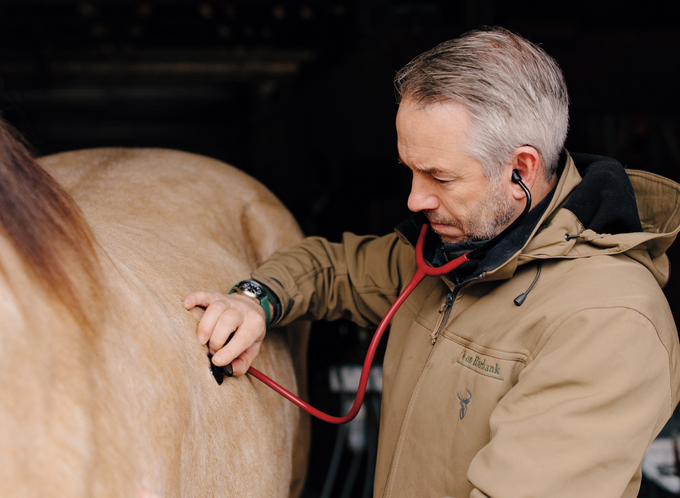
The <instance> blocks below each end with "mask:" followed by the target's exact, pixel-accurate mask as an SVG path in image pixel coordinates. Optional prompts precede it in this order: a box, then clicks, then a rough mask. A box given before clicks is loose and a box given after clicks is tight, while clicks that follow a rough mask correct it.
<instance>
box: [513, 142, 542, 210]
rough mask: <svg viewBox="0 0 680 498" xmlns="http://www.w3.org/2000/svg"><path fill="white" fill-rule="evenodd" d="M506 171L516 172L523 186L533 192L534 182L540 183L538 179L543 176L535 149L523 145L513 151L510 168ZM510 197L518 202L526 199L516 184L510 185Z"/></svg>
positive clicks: (540, 162) (539, 158)
mask: <svg viewBox="0 0 680 498" xmlns="http://www.w3.org/2000/svg"><path fill="white" fill-rule="evenodd" d="M508 169H510V171H511V172H512V170H517V172H518V173H519V176H520V177H521V178H522V182H523V183H524V185H526V187H527V188H528V189H529V190H530V191H531V192H533V191H534V186H535V184H536V182H537V181H538V182H539V183H540V178H542V175H543V161H542V159H541V155H540V154H539V153H538V151H537V150H536V149H534V148H533V147H531V146H529V145H523V146H522V147H518V148H517V149H515V152H514V154H513V156H512V167H511V168H508ZM512 196H513V197H514V198H515V199H517V200H518V201H519V200H523V199H524V198H525V197H526V196H525V194H524V190H522V187H520V186H519V185H518V184H516V183H512Z"/></svg>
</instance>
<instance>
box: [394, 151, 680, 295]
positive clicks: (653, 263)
mask: <svg viewBox="0 0 680 498" xmlns="http://www.w3.org/2000/svg"><path fill="white" fill-rule="evenodd" d="M562 165H563V166H562V168H561V169H560V173H561V174H560V179H559V181H558V184H557V186H556V187H555V189H554V190H553V191H552V192H551V194H549V195H548V196H547V197H546V198H544V199H543V200H542V201H541V202H540V203H539V204H538V205H536V206H535V207H534V208H533V209H532V210H531V211H530V212H529V214H528V215H527V216H526V218H525V219H524V220H523V221H522V222H521V223H520V224H519V225H518V226H517V227H516V228H515V229H513V230H512V231H511V232H509V233H507V234H506V235H504V236H503V238H502V240H501V241H500V242H499V243H498V244H496V245H495V246H494V247H493V248H492V249H491V250H490V251H488V253H487V254H486V255H485V256H484V257H483V258H482V259H480V260H479V261H474V260H473V261H471V262H469V263H465V264H464V265H462V266H461V267H460V268H459V269H457V270H455V271H454V272H451V273H450V274H449V275H447V277H448V279H449V280H451V281H452V282H453V283H454V284H458V283H464V282H467V281H471V280H476V279H479V278H482V277H484V278H487V279H492V280H499V279H507V278H510V277H512V275H513V274H514V272H515V270H516V268H517V267H518V266H519V265H522V264H526V263H528V262H531V261H536V260H548V259H567V258H587V257H592V256H595V255H605V254H622V253H625V254H626V255H628V256H629V257H631V258H633V259H635V260H636V261H638V262H640V263H641V264H643V265H644V266H645V267H647V268H648V269H649V271H650V272H651V273H652V274H653V275H654V277H655V278H656V280H657V282H658V283H659V285H661V286H663V285H665V283H666V282H667V280H668V275H669V264H668V258H667V257H666V255H665V252H666V250H667V249H668V247H669V246H670V245H671V244H672V243H673V241H674V240H675V237H676V236H677V234H678V231H679V230H680V185H678V184H676V183H674V182H672V181H670V180H668V179H666V178H663V177H661V176H658V175H655V174H653V173H648V172H644V171H636V170H625V169H624V168H623V166H621V165H620V164H619V163H618V162H617V161H615V160H613V159H610V158H607V157H602V156H593V155H586V154H573V155H570V154H569V153H567V152H566V151H563V154H562ZM577 166H578V168H577ZM579 169H580V170H581V171H583V172H584V175H583V177H581V175H580V174H579ZM424 222H425V223H426V222H427V219H426V218H425V217H424V216H422V215H419V214H417V215H414V216H412V217H411V218H409V219H408V220H407V221H406V222H404V223H402V224H401V225H399V226H398V227H397V232H398V233H399V234H400V235H401V237H402V239H405V241H406V242H408V243H410V244H411V245H413V246H415V242H416V240H417V236H418V232H419V230H420V227H421V226H422V224H423V223H424ZM475 244H477V243H472V244H470V243H464V244H457V245H452V246H457V247H448V248H447V249H448V251H449V252H450V251H452V250H454V251H455V250H458V251H459V252H468V251H469V250H472V249H474V248H475ZM425 247H426V250H425V254H424V256H425V259H426V260H427V261H428V262H430V263H431V264H433V265H434V266H440V265H441V264H442V263H445V262H446V259H447V258H446V253H447V251H446V250H443V249H445V248H444V247H442V243H441V241H440V240H439V237H438V236H437V235H436V234H434V233H433V232H430V233H429V234H428V238H427V239H426V245H425ZM442 255H443V257H442Z"/></svg>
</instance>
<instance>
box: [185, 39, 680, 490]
mask: <svg viewBox="0 0 680 498" xmlns="http://www.w3.org/2000/svg"><path fill="white" fill-rule="evenodd" d="M396 82H397V88H398V90H399V93H400V95H401V103H400V106H399V111H398V115H397V132H398V150H399V155H400V157H401V161H402V162H403V163H404V164H405V165H406V166H407V167H409V168H410V169H411V170H412V172H413V185H412V189H411V194H410V196H409V199H408V206H409V208H410V209H411V210H412V211H414V212H415V213H416V214H415V215H413V216H412V218H410V219H409V220H407V221H406V222H404V223H403V224H402V225H400V226H399V227H397V230H396V233H395V234H391V235H387V236H384V237H358V236H355V235H351V234H345V236H344V238H343V241H342V242H341V243H339V244H332V243H329V242H328V241H326V240H323V239H320V238H308V239H306V240H305V241H303V242H302V243H300V244H298V245H295V246H292V247H288V248H285V249H283V250H281V251H280V252H278V253H276V254H275V255H274V256H273V257H272V258H271V259H270V260H268V261H267V262H265V263H264V264H263V265H262V266H261V267H260V268H258V269H257V270H256V271H255V272H254V273H253V278H254V279H255V280H256V281H257V282H256V283H255V284H254V285H256V286H257V285H259V284H263V286H264V290H265V291H266V292H267V293H268V294H269V297H270V298H271V300H272V301H273V303H274V305H273V306H270V305H269V304H267V305H266V307H267V309H266V311H268V312H270V313H272V314H273V317H272V318H271V323H272V324H276V325H282V324H286V323H289V322H290V321H291V320H295V319H329V320H333V319H337V318H341V317H344V318H350V319H352V320H354V321H356V322H357V323H359V324H360V325H362V326H369V325H373V326H375V324H377V323H378V322H379V321H380V318H381V317H382V315H383V314H384V313H385V312H386V311H387V309H388V307H389V305H390V304H391V303H392V302H393V301H394V300H395V298H396V296H397V295H398V294H399V292H400V291H401V290H402V289H403V288H404V287H405V286H406V285H407V283H408V282H409V280H410V278H411V277H412V276H413V274H414V272H415V262H414V249H413V247H414V245H415V240H416V238H417V236H418V232H419V230H420V227H421V225H422V224H423V223H429V225H430V227H431V232H430V233H429V234H428V238H427V239H426V243H425V251H424V255H425V258H426V260H427V261H428V262H430V263H431V264H432V265H433V266H441V265H442V264H444V263H446V262H447V261H449V260H451V259H452V258H455V257H456V256H458V255H460V254H463V253H470V251H472V250H477V253H476V255H477V256H478V257H475V258H473V259H472V260H471V261H470V262H468V263H465V264H463V265H462V266H460V267H459V268H458V269H456V270H455V271H452V272H451V273H449V274H448V275H446V276H444V277H427V278H425V280H424V281H423V282H422V283H421V284H420V285H419V286H418V287H417V288H416V289H415V291H414V292H413V293H412V294H411V296H410V297H409V298H408V299H407V300H406V302H405V303H404V305H403V306H402V307H401V308H400V310H399V311H398V312H397V314H396V315H395V317H394V319H393V321H392V328H391V332H390V338H389V341H388V345H387V351H386V354H385V360H384V364H383V375H384V377H383V378H384V392H383V409H382V419H381V425H380V441H379V449H378V461H377V468H376V479H375V496H376V497H402V496H403V497H407V496H408V497H412V496H427V497H443V496H452V497H457V498H460V497H468V496H469V497H474V498H479V497H484V496H490V497H494V498H498V497H528V496H534V497H551V498H555V497H562V496H564V497H575V496H578V497H597V498H603V497H617V498H618V497H635V496H636V495H637V491H638V488H639V484H640V476H641V471H640V464H641V461H642V457H643V454H644V451H645V449H646V447H647V446H648V444H649V443H650V442H651V441H652V440H653V439H654V437H655V436H656V435H657V434H658V432H659V431H660V429H661V428H662V427H663V425H664V423H665V422H666V421H667V420H668V418H669V417H670V415H671V414H672V412H673V409H674V407H675V405H676V404H677V402H678V398H679V393H678V391H679V387H680V371H679V369H678V362H679V360H680V356H679V354H678V352H679V348H678V338H677V332H676V330H675V325H674V322H673V318H672V316H671V313H670V310H669V308H668V305H667V303H666V300H665V298H664V296H663V294H662V292H661V286H662V285H663V284H664V283H665V282H666V280H667V278H668V261H667V258H666V256H665V255H664V251H665V250H666V249H667V248H668V246H669V245H670V244H671V243H672V241H673V240H674V238H675V236H676V234H677V233H678V229H679V228H678V227H679V226H680V214H679V213H678V208H677V206H678V205H679V204H678V203H679V202H680V188H679V187H678V185H676V184H674V183H672V182H670V181H668V180H666V179H663V178H660V177H658V176H655V175H652V174H649V173H644V172H633V171H629V172H626V171H625V170H624V169H623V168H622V167H621V166H620V165H619V164H618V163H616V162H615V161H613V160H611V159H607V158H603V157H597V156H586V155H577V154H574V155H569V154H568V153H567V152H566V151H564V150H563V149H562V147H563V144H564V140H565V137H566V132H567V121H568V98H567V91H566V87H565V84H564V80H563V77H562V74H561V72H560V70H559V68H558V67H557V65H556V63H555V62H554V61H553V60H552V59H551V58H550V57H549V56H548V55H547V54H546V53H545V52H544V51H542V50H541V49H540V48H538V47H536V46H535V45H532V44H531V43H529V42H527V41H526V40H524V39H522V38H521V37H519V36H517V35H514V34H512V33H510V32H508V31H506V30H503V29H491V30H485V31H475V32H471V33H468V34H467V35H464V36H463V37H462V38H460V39H458V40H453V41H449V42H445V43H443V44H442V45H440V46H438V47H436V48H434V49H433V50H431V51H430V52H427V53H425V54H422V55H421V56H419V57H417V58H416V59H415V60H414V61H412V62H411V63H410V64H408V65H407V66H406V67H405V68H404V69H403V70H402V71H401V72H400V73H399V74H398V75H397V79H396ZM575 163H577V164H578V165H579V168H581V169H582V170H584V171H586V174H585V175H584V178H583V179H581V177H580V175H579V173H578V172H577V169H576V167H575ZM513 171H516V173H515V175H517V174H518V175H519V177H520V178H521V180H522V182H523V183H524V185H525V186H526V187H527V188H528V189H529V190H530V192H531V194H532V203H531V208H532V209H531V211H529V213H528V214H527V215H526V216H525V217H523V218H522V219H520V220H519V222H518V223H516V224H514V225H512V226H511V224H512V222H513V221H514V220H517V219H518V218H519V217H520V216H521V215H520V213H522V211H523V209H524V206H525V203H526V202H527V198H526V194H525V192H524V190H523V188H522V186H521V184H520V182H519V180H518V179H517V178H516V177H515V178H513ZM507 227H510V229H509V230H507V231H506V229H507ZM494 237H497V238H496V239H494ZM490 239H494V240H493V242H492V244H487V242H486V241H488V240H490ZM480 254H481V256H480ZM258 283H259V284H258ZM241 287H243V286H241ZM184 304H185V307H187V308H191V307H193V306H196V305H202V306H207V307H208V308H207V310H206V312H205V314H204V316H203V318H202V320H201V323H200V324H199V327H198V332H197V333H198V338H199V340H200V341H201V343H204V344H205V343H208V344H209V348H210V350H211V351H212V352H214V353H216V356H215V357H214V358H213V362H214V363H215V364H216V365H225V364H227V363H230V362H231V364H232V366H233V370H234V373H235V374H236V375H242V374H243V373H245V371H246V370H247V368H248V367H249V366H250V364H251V363H252V361H253V359H254V358H255V356H256V355H257V352H258V350H259V347H260V344H261V341H262V339H263V337H264V334H265V321H267V318H266V317H265V313H264V311H263V308H261V307H260V306H259V302H258V301H256V300H254V299H251V298H249V297H246V296H244V295H238V294H236V295H232V296H223V295H219V294H209V293H196V294H192V295H190V296H187V298H186V300H185V303H184ZM233 331H236V333H235V334H234V337H233V339H232V340H231V341H230V342H229V344H228V345H227V346H225V347H222V345H223V344H224V342H225V341H226V339H227V338H228V337H229V335H230V334H231V333H232V332H233Z"/></svg>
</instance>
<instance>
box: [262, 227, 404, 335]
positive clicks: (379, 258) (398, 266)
mask: <svg viewBox="0 0 680 498" xmlns="http://www.w3.org/2000/svg"><path fill="white" fill-rule="evenodd" d="M414 272H415V262H414V257H413V249H412V248H411V247H410V246H408V245H406V244H405V243H403V242H401V241H400V240H399V239H398V238H397V236H396V234H391V235H387V236H384V237H374V236H364V237H360V236H356V235H354V234H350V233H345V234H344V235H343V239H342V242H340V243H330V242H328V241H327V240H325V239H322V238H319V237H308V238H306V239H304V240H303V241H301V242H300V243H297V244H293V245H290V246H286V247H284V248H282V249H280V250H278V251H277V252H276V253H274V255H273V256H272V257H271V258H270V259H268V260H267V261H266V262H265V263H264V264H262V266H260V267H259V268H258V269H257V270H255V271H254V272H253V274H252V276H253V278H255V279H256V280H258V281H260V282H262V283H264V284H266V285H267V286H268V287H269V288H270V289H271V290H272V291H273V292H274V293H275V294H276V295H277V296H278V298H279V299H280V301H281V307H282V311H283V316H282V318H281V319H280V320H279V321H278V322H277V323H276V325H277V326H279V325H286V324H288V323H290V322H291V321H293V320H296V319H305V320H320V319H325V320H336V319H339V318H347V319H349V320H352V321H354V322H356V323H357V324H358V325H360V326H370V325H377V324H378V323H379V322H380V320H381V318H382V317H383V315H384V314H385V313H386V312H387V310H388V309H389V306H390V305H391V304H392V302H394V300H395V299H396V297H397V296H398V295H399V292H400V290H401V288H402V287H403V285H402V282H403V279H404V276H405V278H410V276H412V275H413V273H414ZM404 285H405V284H404Z"/></svg>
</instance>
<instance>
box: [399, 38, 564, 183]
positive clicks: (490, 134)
mask: <svg viewBox="0 0 680 498" xmlns="http://www.w3.org/2000/svg"><path fill="white" fill-rule="evenodd" d="M394 83H395V87H396V90H397V94H398V98H399V100H400V101H401V100H402V99H404V100H406V99H408V100H412V101H414V102H415V103H416V104H417V105H420V106H423V107H425V106H427V105H430V104H434V103H438V102H446V101H454V102H456V103H459V104H461V105H463V106H464V107H465V108H466V109H467V110H468V112H469V113H470V117H471V120H472V129H471V130H470V132H469V133H468V137H467V149H468V150H467V152H468V153H469V154H470V155H471V156H472V157H474V158H476V159H477V160H479V161H480V162H481V163H482V167H483V170H484V174H485V175H486V176H487V177H488V178H491V177H494V176H498V175H500V172H501V170H502V169H503V167H505V166H506V165H507V164H509V161H510V160H511V158H512V154H513V153H514V151H515V150H516V149H517V148H518V147H521V146H523V145H530V146H532V147H534V148H535V149H536V150H537V151H538V153H539V154H540V155H541V158H542V161H543V165H544V173H545V177H546V179H547V180H548V181H550V180H551V179H552V176H553V174H554V173H555V171H556V170H557V168H558V166H559V164H558V161H559V155H560V152H561V150H562V147H563V146H564V141H565V140H566V138H567V129H568V127H569V96H568V94H567V86H566V84H565V82H564V76H563V75H562V71H561V70H560V68H559V66H558V65H557V62H556V61H555V60H554V59H553V58H552V57H550V56H549V55H548V54H547V53H546V52H545V51H544V50H543V49H541V48H539V47H538V46H536V45H534V44H533V43H531V42H529V41H527V40H525V39H524V38H522V37H521V36H519V35H516V34H514V33H512V32H510V31H508V30H506V29H503V28H488V29H484V30H475V31H471V32H469V33H466V34H464V35H463V36H462V37H460V38H458V39H455V40H449V41H446V42H444V43H442V44H440V45H438V46H436V47H435V48H433V49H432V50H430V51H428V52H425V53H423V54H421V55H419V56H418V57H416V58H415V59H413V60H412V61H411V62H409V63H408V64H407V65H406V66H404V68H403V69H402V70H401V71H399V72H398V73H397V75H396V77H395V79H394Z"/></svg>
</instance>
